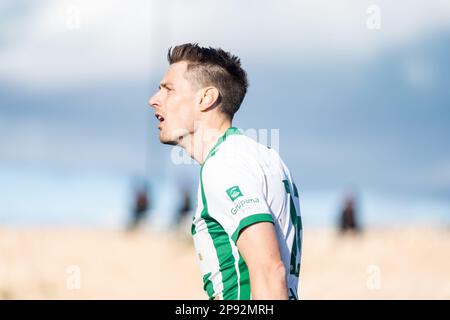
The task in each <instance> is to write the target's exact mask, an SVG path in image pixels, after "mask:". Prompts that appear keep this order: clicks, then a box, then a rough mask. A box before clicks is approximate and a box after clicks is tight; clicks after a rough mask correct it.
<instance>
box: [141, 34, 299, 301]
mask: <svg viewBox="0 0 450 320" xmlns="http://www.w3.org/2000/svg"><path fill="white" fill-rule="evenodd" d="M167 58H168V61H169V68H168V70H167V72H166V73H165V75H164V77H163V79H162V80H161V82H160V85H159V90H158V91H157V92H156V93H155V95H154V96H153V97H151V98H150V100H149V104H150V105H151V106H152V107H153V108H154V109H155V116H156V118H157V119H158V120H159V126H158V128H159V130H160V133H159V139H160V141H161V142H162V143H164V144H169V145H179V146H181V147H182V148H184V149H185V150H186V152H187V153H188V154H189V155H190V156H191V157H192V158H193V159H195V160H196V161H197V162H198V163H199V164H200V165H201V168H200V183H199V189H198V208H197V211H196V212H195V214H194V217H193V224H192V235H193V238H194V244H195V248H196V252H197V256H198V261H199V264H200V269H201V272H202V275H203V283H204V286H203V287H204V290H205V291H206V293H207V295H208V296H209V298H210V299H234V300H235V299H297V297H298V295H297V288H298V278H299V270H300V256H301V242H302V241H301V238H302V224H301V219H300V207H299V195H298V190H297V187H296V185H295V184H294V181H293V179H292V176H291V174H290V172H289V170H288V168H287V167H286V165H285V164H284V162H283V161H282V159H281V158H280V156H279V155H278V153H277V152H275V151H274V150H273V149H270V148H268V147H266V146H263V145H262V144H259V143H257V142H256V141H254V140H253V139H251V138H249V137H247V136H245V135H244V134H242V133H241V132H240V131H239V130H238V129H237V128H235V127H232V120H233V116H234V114H235V113H236V111H238V109H239V107H240V105H241V103H242V101H243V99H244V96H245V94H246V92H247V87H248V81H247V75H246V72H245V71H244V70H243V69H242V68H241V63H240V59H239V58H238V57H236V56H234V55H232V54H230V53H229V52H226V51H224V50H222V49H214V48H205V47H200V46H199V45H197V44H190V43H188V44H183V45H179V46H176V47H174V48H172V49H169V52H168V56H167Z"/></svg>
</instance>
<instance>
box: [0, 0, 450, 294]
mask: <svg viewBox="0 0 450 320" xmlns="http://www.w3.org/2000/svg"><path fill="white" fill-rule="evenodd" d="M185 42H198V43H199V44H201V45H204V46H213V47H222V48H224V49H226V50H228V51H230V52H232V53H234V54H236V55H238V56H239V57H240V58H241V62H242V64H243V67H244V69H246V71H247V73H248V76H249V81H250V88H249V92H248V94H247V96H246V98H245V100H244V103H243V105H242V106H241V109H240V110H239V112H238V114H237V115H236V117H235V121H234V125H235V126H236V127H238V128H241V129H242V130H243V131H244V132H245V133H247V134H249V135H251V136H253V137H254V138H255V139H257V140H258V141H260V142H262V143H267V144H268V145H271V146H274V147H276V148H277V149H278V151H279V153H280V154H281V156H282V157H283V159H284V161H285V162H286V164H287V165H288V166H289V168H290V169H291V171H292V173H293V175H294V179H295V181H296V184H297V186H298V187H299V191H300V198H301V200H300V201H301V211H302V219H303V226H304V239H303V245H304V247H303V257H302V259H303V262H302V271H301V279H300V297H301V298H305V299H339V298H344V299H346V298H356V299H379V298H387V299H395V298H436V299H450V271H449V270H450V256H449V253H450V148H449V142H448V141H449V137H450V90H449V88H450V60H449V57H450V3H448V2H446V1H439V0H432V1H427V2H426V3H424V2H423V1H418V0H413V1H396V2H392V1H387V0H386V1H384V0H374V1H361V0H359V1H356V0H341V1H333V2H330V1H322V0H315V1H306V0H305V1H290V0H286V1H261V0H259V1H255V0H250V1H246V2H245V3H243V2H242V1H234V0H233V1H226V2H210V1H206V0H194V1H181V0H171V1H159V0H154V1H144V0H131V1H106V0H97V1H95V2H93V1H85V0H79V1H76V0H72V1H66V0H60V1H56V0H46V1H40V2H39V3H37V2H36V3H35V2H31V1H24V0H15V1H12V0H3V1H1V2H0V299H17V298H25V299H28V298H38V299H41V298H42V299H47V298H49V299H55V298H56V299H60V298H68V299H71V298H74V299H78V298H106V299H108V298H144V299H197V298H199V299H204V298H206V296H205V295H204V294H203V292H202V288H201V276H200V271H199V270H197V269H198V268H197V264H196V261H195V254H194V251H193V248H192V243H191V240H190V237H189V232H188V231H187V230H188V229H189V221H190V215H191V214H192V210H194V209H195V206H196V201H197V198H196V192H197V184H198V175H199V167H198V165H196V164H195V163H194V162H193V161H190V160H189V159H186V157H183V154H182V152H181V151H180V150H179V149H177V148H172V147H168V146H163V145H161V144H160V143H159V140H158V133H159V131H158V129H157V120H156V119H155V117H154V114H153V110H151V109H150V108H149V107H148V105H147V101H148V98H149V97H150V96H151V95H152V94H153V93H154V92H155V91H156V90H157V87H158V85H159V81H160V79H161V77H162V75H163V73H164V72H165V69H166V68H167V61H166V54H167V49H168V48H169V47H170V46H174V45H176V44H181V43H185ZM347 231H349V232H347ZM168 274H169V276H168Z"/></svg>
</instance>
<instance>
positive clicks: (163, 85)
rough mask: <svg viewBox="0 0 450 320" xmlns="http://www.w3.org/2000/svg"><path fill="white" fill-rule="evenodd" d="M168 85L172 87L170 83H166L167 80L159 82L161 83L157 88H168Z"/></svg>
mask: <svg viewBox="0 0 450 320" xmlns="http://www.w3.org/2000/svg"><path fill="white" fill-rule="evenodd" d="M170 87H172V84H171V83H168V82H161V83H160V84H159V87H158V89H161V88H164V89H170Z"/></svg>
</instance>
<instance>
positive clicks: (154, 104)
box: [148, 92, 161, 108]
mask: <svg viewBox="0 0 450 320" xmlns="http://www.w3.org/2000/svg"><path fill="white" fill-rule="evenodd" d="M148 105H149V106H150V107H153V108H157V107H160V106H161V103H160V101H159V99H158V92H157V93H155V94H154V95H153V97H151V98H150V99H149V100H148Z"/></svg>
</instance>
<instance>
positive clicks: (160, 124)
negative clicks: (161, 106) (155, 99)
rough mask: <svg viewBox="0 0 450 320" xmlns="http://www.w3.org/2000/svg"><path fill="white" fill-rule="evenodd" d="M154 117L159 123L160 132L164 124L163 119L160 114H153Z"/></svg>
mask: <svg viewBox="0 0 450 320" xmlns="http://www.w3.org/2000/svg"><path fill="white" fill-rule="evenodd" d="M155 117H156V119H158V121H159V125H158V129H159V130H161V126H162V123H163V122H164V117H163V116H162V115H161V113H158V112H157V113H155Z"/></svg>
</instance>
